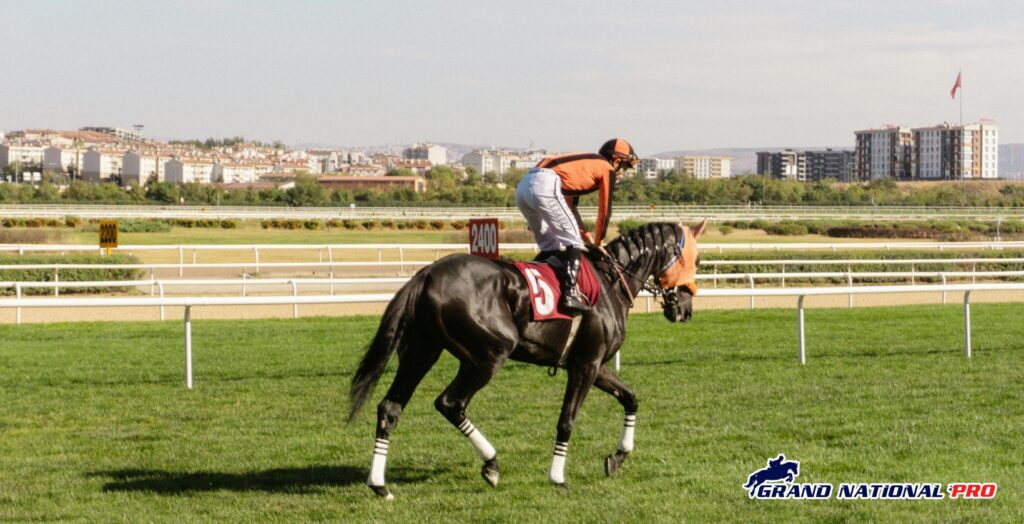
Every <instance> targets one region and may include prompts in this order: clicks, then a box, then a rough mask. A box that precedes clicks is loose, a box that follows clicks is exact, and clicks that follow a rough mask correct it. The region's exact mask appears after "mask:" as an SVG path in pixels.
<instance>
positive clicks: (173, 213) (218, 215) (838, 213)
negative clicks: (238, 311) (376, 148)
mask: <svg viewBox="0 0 1024 524" xmlns="http://www.w3.org/2000/svg"><path fill="white" fill-rule="evenodd" d="M580 213H581V214H582V215H583V217H584V218H588V217H589V218H593V217H595V216H596V215H597V208H596V207H583V208H581V209H580ZM615 215H616V216H617V217H620V218H637V219H648V220H678V219H680V218H688V219H698V218H699V217H710V218H711V219H712V220H739V219H753V218H764V219H803V218H812V219H813V218H826V219H841V218H862V219H863V218H877V219H904V220H925V219H940V218H973V219H978V220H999V219H1008V218H1019V217H1024V208H1016V207H953V206H948V207H940V206H927V207H926V206H756V205H743V206H700V205H689V206H657V207H654V206H618V207H616V208H615ZM0 216H3V217H25V218H64V217H68V216H76V217H80V218H198V219H229V218H238V219H255V220H259V219H269V218H287V219H332V218H338V219H357V220H358V219H375V218H376V219H391V220H394V219H399V220H401V219H440V220H452V219H455V220H465V219H468V218H477V217H497V218H501V219H503V220H522V215H521V214H520V213H519V210H518V209H515V208H512V207H321V208H315V207H305V208H296V207H269V206H268V207H256V206H127V205H118V206H111V205H55V204H49V205H47V204H8V205H0Z"/></svg>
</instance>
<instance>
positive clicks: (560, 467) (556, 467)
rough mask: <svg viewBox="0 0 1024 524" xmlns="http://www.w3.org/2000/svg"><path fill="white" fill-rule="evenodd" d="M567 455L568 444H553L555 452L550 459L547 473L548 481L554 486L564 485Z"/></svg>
mask: <svg viewBox="0 0 1024 524" xmlns="http://www.w3.org/2000/svg"><path fill="white" fill-rule="evenodd" d="M568 453H569V443H568V442H555V452H554V454H553V455H552V457H551V471H549V472H548V480H550V481H551V482H552V483H554V484H565V456H566V455H567V454H568Z"/></svg>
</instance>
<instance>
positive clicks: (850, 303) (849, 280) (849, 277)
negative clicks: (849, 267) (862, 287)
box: [846, 271, 853, 308]
mask: <svg viewBox="0 0 1024 524" xmlns="http://www.w3.org/2000/svg"><path fill="white" fill-rule="evenodd" d="M846 285H847V286H849V287H851V288H852V287H853V273H850V272H849V271H847V272H846ZM847 307H851V308H852V307H853V293H850V297H849V301H848V304H847Z"/></svg>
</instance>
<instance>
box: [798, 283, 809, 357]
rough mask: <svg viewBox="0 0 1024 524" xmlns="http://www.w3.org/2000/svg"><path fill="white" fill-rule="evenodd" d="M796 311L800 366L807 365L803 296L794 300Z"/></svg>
mask: <svg viewBox="0 0 1024 524" xmlns="http://www.w3.org/2000/svg"><path fill="white" fill-rule="evenodd" d="M796 310H797V322H798V327H797V331H798V332H799V333H798V334H799V337H800V364H801V365H804V364H807V349H806V346H805V345H804V296H803V295H800V298H798V299H797V300H796Z"/></svg>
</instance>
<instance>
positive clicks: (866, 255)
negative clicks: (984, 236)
mask: <svg viewBox="0 0 1024 524" xmlns="http://www.w3.org/2000/svg"><path fill="white" fill-rule="evenodd" d="M700 256H701V259H702V260H704V261H711V260H718V261H729V260H755V261H756V260H765V261H770V260H808V259H812V260H864V259H871V260H883V261H885V262H881V263H877V264H851V265H850V267H849V269H850V271H852V272H854V273H858V272H876V271H879V272H881V271H885V272H895V271H910V265H909V264H906V263H902V264H901V263H896V262H897V261H899V260H907V259H928V260H943V259H955V258H983V259H986V261H984V262H978V263H954V262H947V263H935V264H932V263H929V264H927V265H916V266H915V267H914V269H915V270H916V271H927V272H937V271H972V270H976V271H1024V262H1012V261H1006V260H1004V259H1010V258H1024V251H1022V250H1001V251H961V250H956V251H944V252H936V251H914V250H906V251H883V250H874V251H836V252H832V251H813V252H807V251H753V252H750V251H746V252H730V253H717V252H714V251H705V252H702V253H701V255H700ZM889 261H891V262H889ZM846 270H847V267H846V266H840V265H831V266H825V265H819V264H787V265H786V269H785V272H787V273H790V272H792V273H810V272H823V271H825V272H827V271H843V272H845V271H846ZM781 271H782V267H781V266H780V265H779V264H771V263H767V262H766V263H765V264H752V265H747V264H744V265H732V264H722V265H718V266H715V267H714V268H712V266H709V265H704V266H703V267H702V268H701V270H700V272H701V274H705V275H708V274H713V273H779V272H781ZM831 280H833V281H834V283H837V284H840V283H845V282H846V279H845V278H839V279H831ZM917 280H918V281H920V282H936V283H938V282H940V281H941V279H940V278H938V277H934V278H930V277H919V278H918V279H917ZM1014 280H1017V279H1014ZM818 282H821V280H820V279H799V278H790V277H786V284H790V283H792V284H801V283H818ZM857 282H858V283H868V282H889V283H891V282H893V280H892V279H885V278H871V279H867V278H864V279H857Z"/></svg>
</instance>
